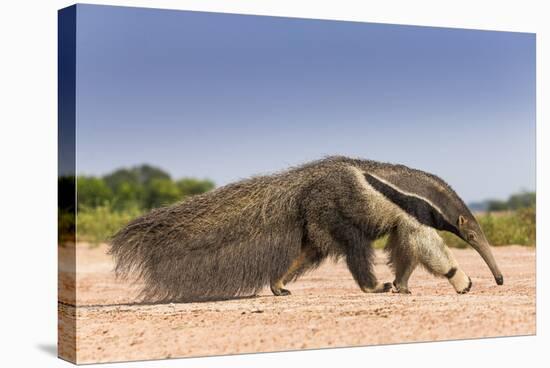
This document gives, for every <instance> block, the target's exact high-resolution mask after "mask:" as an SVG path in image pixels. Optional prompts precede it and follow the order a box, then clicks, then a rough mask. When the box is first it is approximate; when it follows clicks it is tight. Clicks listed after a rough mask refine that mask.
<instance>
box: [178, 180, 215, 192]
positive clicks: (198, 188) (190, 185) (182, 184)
mask: <svg viewBox="0 0 550 368" xmlns="http://www.w3.org/2000/svg"><path fill="white" fill-rule="evenodd" d="M176 185H177V186H178V188H179V190H180V192H181V194H182V195H184V196H190V195H195V194H201V193H205V192H208V191H210V190H212V189H214V187H215V185H214V182H212V181H211V180H207V179H204V180H201V179H195V178H183V179H180V180H178V181H177V182H176Z"/></svg>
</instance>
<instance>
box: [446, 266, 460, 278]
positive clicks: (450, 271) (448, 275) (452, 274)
mask: <svg viewBox="0 0 550 368" xmlns="http://www.w3.org/2000/svg"><path fill="white" fill-rule="evenodd" d="M456 271H457V269H456V267H453V268H451V269H450V270H449V272H447V273H446V274H445V275H444V276H445V277H446V278H448V279H451V278H453V276H454V275H455V274H456Z"/></svg>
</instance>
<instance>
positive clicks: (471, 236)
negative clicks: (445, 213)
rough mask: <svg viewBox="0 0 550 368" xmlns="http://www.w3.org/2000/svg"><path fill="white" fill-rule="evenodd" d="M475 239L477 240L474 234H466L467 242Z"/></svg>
mask: <svg viewBox="0 0 550 368" xmlns="http://www.w3.org/2000/svg"><path fill="white" fill-rule="evenodd" d="M476 238H477V236H476V233H468V240H469V241H472V240H476Z"/></svg>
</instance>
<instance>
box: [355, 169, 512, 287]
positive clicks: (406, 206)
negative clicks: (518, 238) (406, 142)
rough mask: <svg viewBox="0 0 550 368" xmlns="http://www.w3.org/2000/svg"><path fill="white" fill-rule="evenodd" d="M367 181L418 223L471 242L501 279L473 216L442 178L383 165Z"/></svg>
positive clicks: (369, 175)
mask: <svg viewBox="0 0 550 368" xmlns="http://www.w3.org/2000/svg"><path fill="white" fill-rule="evenodd" d="M365 179H366V180H367V182H368V183H369V184H370V185H371V186H372V187H373V188H374V189H375V190H377V191H379V192H380V193H381V194H383V195H384V196H385V197H387V198H388V199H389V200H390V201H392V202H394V203H395V204H397V205H398V206H399V207H401V208H402V209H403V210H404V211H405V212H407V213H408V214H409V215H411V216H413V217H414V218H416V219H417V220H418V221H419V222H420V223H422V224H424V225H427V226H430V227H433V228H435V229H438V230H444V231H449V232H451V233H453V234H455V235H457V236H458V237H460V238H462V239H463V240H464V241H465V242H467V243H468V244H470V245H471V246H472V248H474V249H475V250H476V251H477V252H478V253H479V254H480V255H481V257H482V258H483V260H484V261H485V263H487V266H489V269H490V270H491V272H492V273H493V276H494V277H495V281H496V283H497V284H498V285H502V284H503V282H504V279H503V277H502V273H501V272H500V270H499V269H498V266H497V263H496V261H495V258H494V257H493V254H492V252H491V247H490V246H489V242H488V241H487V238H486V237H485V234H484V233H483V230H482V229H481V226H480V225H479V223H478V222H477V220H476V218H475V217H474V216H473V214H472V213H471V212H470V210H469V209H468V207H467V206H466V205H465V204H464V202H463V201H462V199H461V198H460V197H459V196H458V194H457V193H456V192H455V191H454V190H453V189H452V188H451V187H450V186H449V185H448V184H447V183H445V182H444V181H443V180H442V179H441V178H439V177H437V176H435V175H432V174H429V173H426V172H423V171H420V170H414V169H410V168H408V167H406V166H403V165H386V166H383V167H382V169H380V170H378V172H376V174H374V173H372V172H368V173H366V174H365Z"/></svg>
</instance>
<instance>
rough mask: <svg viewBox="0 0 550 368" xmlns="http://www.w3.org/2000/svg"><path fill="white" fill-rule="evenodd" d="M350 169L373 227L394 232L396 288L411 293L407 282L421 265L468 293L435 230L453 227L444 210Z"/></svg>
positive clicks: (467, 282)
mask: <svg viewBox="0 0 550 368" xmlns="http://www.w3.org/2000/svg"><path fill="white" fill-rule="evenodd" d="M351 170H352V172H353V174H354V176H355V178H356V180H357V182H358V184H359V186H360V188H361V191H362V192H363V195H364V196H365V198H366V199H367V204H368V209H367V210H368V217H369V219H370V220H371V221H373V222H374V223H373V225H375V226H376V227H378V228H383V229H392V230H391V233H390V239H389V241H388V245H387V247H386V250H387V251H388V252H389V255H390V264H391V265H392V266H393V267H394V271H396V280H395V281H394V285H395V287H396V289H397V290H398V291H401V292H408V284H407V283H408V279H409V277H410V275H411V274H412V272H413V271H414V268H415V267H416V266H417V265H418V264H420V265H422V266H424V267H425V268H426V269H427V270H428V271H429V272H431V273H432V274H434V275H436V276H445V277H447V278H448V279H449V282H450V283H451V285H452V286H453V287H454V288H455V290H456V291H457V292H467V291H468V290H469V289H470V287H471V281H470V279H469V278H468V276H467V275H466V274H465V273H464V271H462V269H461V268H460V267H459V265H458V263H457V261H456V260H455V258H454V256H453V254H452V253H451V251H450V250H449V249H448V248H447V246H446V245H445V242H444V241H443V239H442V238H441V236H440V235H439V234H438V233H437V231H436V230H435V229H434V227H436V226H435V225H438V226H437V227H442V226H443V227H450V226H452V225H451V224H450V222H449V221H448V220H447V219H446V217H445V214H444V213H443V212H442V210H441V209H440V208H439V207H438V206H436V205H434V204H433V203H432V202H431V201H430V200H429V199H427V198H424V197H422V196H420V195H418V194H415V193H409V192H406V191H404V190H402V189H400V188H399V187H397V186H396V185H395V184H392V183H389V182H387V181H385V180H384V179H382V178H380V177H377V176H375V175H374V174H370V173H365V172H363V171H362V170H360V169H358V168H355V167H352V168H351ZM369 178H374V179H375V180H374V181H373V180H368V179H369ZM371 183H374V185H372V184H371ZM380 183H382V184H383V185H380ZM387 187H389V188H391V189H392V190H388V188H387ZM404 197H406V198H404ZM407 199H410V200H411V202H407ZM411 203H412V204H413V205H411ZM419 208H420V210H419ZM430 221H431V222H430ZM442 224H443V225H442Z"/></svg>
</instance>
